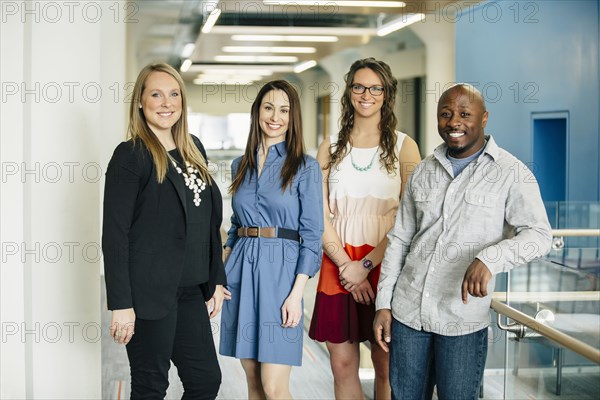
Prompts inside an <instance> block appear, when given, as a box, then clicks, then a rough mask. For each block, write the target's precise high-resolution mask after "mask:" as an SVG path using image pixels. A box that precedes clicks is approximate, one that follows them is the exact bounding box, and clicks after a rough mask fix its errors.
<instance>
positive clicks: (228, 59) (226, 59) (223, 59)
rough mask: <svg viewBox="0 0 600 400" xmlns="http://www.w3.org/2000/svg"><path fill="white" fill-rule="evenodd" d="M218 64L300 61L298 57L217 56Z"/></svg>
mask: <svg viewBox="0 0 600 400" xmlns="http://www.w3.org/2000/svg"><path fill="white" fill-rule="evenodd" d="M215 61H218V62H247V63H252V62H281V63H295V62H297V61H298V57H296V56H215Z"/></svg>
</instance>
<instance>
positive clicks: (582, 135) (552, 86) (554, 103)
mask: <svg viewBox="0 0 600 400" xmlns="http://www.w3.org/2000/svg"><path fill="white" fill-rule="evenodd" d="M598 3H599V1H598V0H552V1H548V0H544V1H515V0H510V1H496V2H491V1H490V2H487V3H484V4H482V5H481V6H479V7H477V8H474V9H473V8H472V9H467V8H464V9H463V12H462V13H461V14H459V15H458V16H457V22H456V80H457V81H458V82H471V83H473V84H475V85H476V86H477V87H478V88H479V89H480V90H482V92H483V94H484V96H485V97H486V99H487V101H488V103H487V106H488V110H489V114H490V117H489V122H488V125H487V128H486V131H487V132H488V133H492V134H493V135H494V138H495V139H496V141H497V142H498V143H499V144H500V146H502V147H504V148H505V149H507V150H508V151H510V152H511V153H513V154H514V155H515V156H516V157H518V158H519V159H521V160H522V161H524V162H526V163H529V162H531V161H532V160H533V148H532V143H533V138H532V121H531V113H532V112H556V111H567V112H568V113H569V116H570V120H569V127H568V135H569V136H568V145H567V147H568V150H567V151H568V157H567V163H568V164H567V174H568V185H567V200H572V201H573V200H586V201H598V200H600V162H599V155H598V154H599V153H600V140H599V136H600V134H599V132H600V126H599V114H600V86H599V81H598V80H599V77H598V76H599V59H600V58H599V57H600V55H599V47H600V43H599V30H598V24H599V15H600V14H599V12H600V11H599V4H598Z"/></svg>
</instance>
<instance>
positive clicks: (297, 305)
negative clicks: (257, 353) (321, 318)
mask: <svg viewBox="0 0 600 400" xmlns="http://www.w3.org/2000/svg"><path fill="white" fill-rule="evenodd" d="M300 318H302V295H298V294H296V293H295V292H294V291H292V293H290V295H289V296H288V297H287V299H285V301H284V302H283V306H281V321H282V324H281V326H283V327H284V328H295V327H297V326H298V324H299V323H300Z"/></svg>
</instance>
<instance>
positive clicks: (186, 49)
mask: <svg viewBox="0 0 600 400" xmlns="http://www.w3.org/2000/svg"><path fill="white" fill-rule="evenodd" d="M195 48H196V45H195V44H194V43H188V44H186V45H185V46H183V50H182V51H181V58H189V57H190V56H191V55H192V53H194V49H195Z"/></svg>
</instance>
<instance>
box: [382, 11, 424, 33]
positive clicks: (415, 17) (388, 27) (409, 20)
mask: <svg viewBox="0 0 600 400" xmlns="http://www.w3.org/2000/svg"><path fill="white" fill-rule="evenodd" d="M424 19H425V14H408V15H403V16H401V17H399V18H396V19H395V20H393V21H390V22H388V23H385V24H383V25H381V26H380V27H379V29H377V36H385V35H387V34H390V33H392V32H394V31H397V30H398V29H402V28H405V27H407V26H409V25H412V24H414V23H415V22H419V21H423V20H424Z"/></svg>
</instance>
